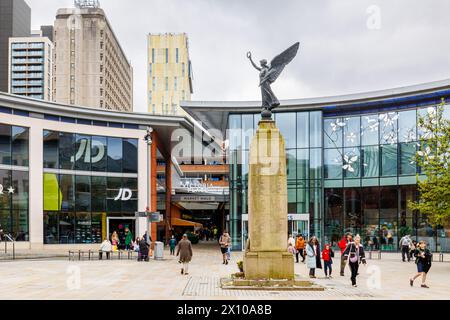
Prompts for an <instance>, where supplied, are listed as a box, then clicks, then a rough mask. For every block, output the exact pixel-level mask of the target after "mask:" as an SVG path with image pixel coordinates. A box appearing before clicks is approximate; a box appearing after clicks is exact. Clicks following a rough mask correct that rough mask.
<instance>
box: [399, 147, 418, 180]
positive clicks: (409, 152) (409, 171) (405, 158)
mask: <svg viewBox="0 0 450 320" xmlns="http://www.w3.org/2000/svg"><path fill="white" fill-rule="evenodd" d="M416 147H417V146H416V144H415V143H402V144H400V172H399V174H400V175H415V174H416V161H415V155H416Z"/></svg>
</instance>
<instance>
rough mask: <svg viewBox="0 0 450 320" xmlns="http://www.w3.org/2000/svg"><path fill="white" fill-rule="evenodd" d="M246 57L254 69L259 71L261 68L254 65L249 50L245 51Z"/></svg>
mask: <svg viewBox="0 0 450 320" xmlns="http://www.w3.org/2000/svg"><path fill="white" fill-rule="evenodd" d="M247 58H248V59H249V60H250V62H251V63H252V66H253V67H254V68H255V69H256V70H258V71H261V68H260V67H258V66H257V65H256V63H255V62H253V59H252V54H251V52H247Z"/></svg>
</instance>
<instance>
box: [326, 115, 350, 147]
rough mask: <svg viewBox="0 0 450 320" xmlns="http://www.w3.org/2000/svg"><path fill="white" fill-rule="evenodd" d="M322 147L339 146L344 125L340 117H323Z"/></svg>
mask: <svg viewBox="0 0 450 320" xmlns="http://www.w3.org/2000/svg"><path fill="white" fill-rule="evenodd" d="M323 122H324V126H325V128H324V137H323V139H324V144H325V145H324V147H325V148H341V147H342V133H343V131H344V130H343V128H344V126H345V125H346V124H345V122H344V120H343V119H342V118H335V119H325V120H324V121H323Z"/></svg>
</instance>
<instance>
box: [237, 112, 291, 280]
mask: <svg viewBox="0 0 450 320" xmlns="http://www.w3.org/2000/svg"><path fill="white" fill-rule="evenodd" d="M249 154H250V157H249V178H248V179H249V185H248V210H249V242H248V244H247V245H248V246H247V249H246V253H245V256H244V272H245V278H246V279H249V280H257V279H294V258H293V256H292V254H290V253H289V252H287V239H288V234H287V229H288V221H287V218H288V216H287V214H288V212H287V176H286V151H285V143H284V139H283V137H282V136H281V134H280V130H279V129H278V128H277V127H276V125H275V121H273V120H261V121H260V122H259V125H258V129H257V131H256V134H255V136H254V137H253V139H252V142H251V144H250V152H249Z"/></svg>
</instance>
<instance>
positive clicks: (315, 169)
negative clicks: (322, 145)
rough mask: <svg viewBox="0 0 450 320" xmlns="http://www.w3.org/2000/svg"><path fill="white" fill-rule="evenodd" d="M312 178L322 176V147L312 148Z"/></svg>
mask: <svg viewBox="0 0 450 320" xmlns="http://www.w3.org/2000/svg"><path fill="white" fill-rule="evenodd" d="M309 163H310V168H309V169H310V179H321V178H322V149H311V150H310V162H309Z"/></svg>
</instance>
